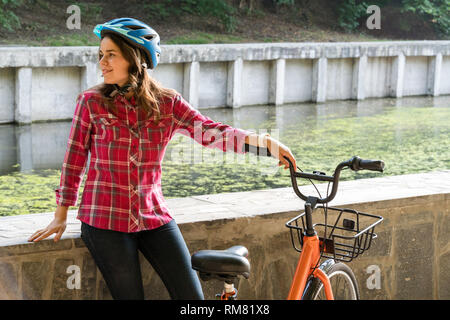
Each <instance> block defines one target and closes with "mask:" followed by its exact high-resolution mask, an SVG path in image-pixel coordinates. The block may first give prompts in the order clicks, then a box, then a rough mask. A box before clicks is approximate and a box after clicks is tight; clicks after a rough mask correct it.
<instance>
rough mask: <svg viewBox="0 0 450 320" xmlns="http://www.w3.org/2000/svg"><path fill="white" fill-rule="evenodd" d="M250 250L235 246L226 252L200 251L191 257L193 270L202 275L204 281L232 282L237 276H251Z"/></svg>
mask: <svg viewBox="0 0 450 320" xmlns="http://www.w3.org/2000/svg"><path fill="white" fill-rule="evenodd" d="M247 256H248V250H247V248H246V247H243V246H233V247H231V248H228V249H226V250H200V251H197V252H195V253H194V254H193V255H192V257H191V263H192V268H193V269H194V270H197V271H198V272H199V273H200V278H201V279H202V280H204V281H206V280H209V279H219V280H225V281H227V280H232V279H234V278H236V277H237V276H239V275H240V276H243V277H245V278H246V279H248V277H249V276H250V262H249V261H248V260H247V258H246V257H247Z"/></svg>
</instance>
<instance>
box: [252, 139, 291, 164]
mask: <svg viewBox="0 0 450 320" xmlns="http://www.w3.org/2000/svg"><path fill="white" fill-rule="evenodd" d="M245 144H246V145H248V146H253V147H257V148H258V149H257V150H256V151H253V152H254V153H257V154H258V155H267V152H264V150H261V149H259V148H262V149H267V150H268V151H269V152H270V155H271V156H272V157H274V158H276V159H278V160H280V161H279V162H278V165H279V166H281V165H283V164H284V169H288V168H289V162H288V161H287V160H286V159H285V157H287V158H288V159H289V160H290V161H291V162H292V164H293V165H294V169H295V170H296V169H297V162H296V161H295V157H294V156H293V155H292V152H291V150H290V149H289V148H288V147H286V146H285V145H284V144H282V143H281V142H279V141H278V140H276V139H273V138H271V137H270V135H269V134H268V133H266V134H264V135H257V134H250V135H248V136H247V137H245Z"/></svg>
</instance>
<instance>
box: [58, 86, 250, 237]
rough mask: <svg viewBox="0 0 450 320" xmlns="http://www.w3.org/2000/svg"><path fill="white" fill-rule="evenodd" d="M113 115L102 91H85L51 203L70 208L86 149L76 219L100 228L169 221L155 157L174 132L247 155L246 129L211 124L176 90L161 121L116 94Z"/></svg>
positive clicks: (131, 228) (160, 155) (132, 227)
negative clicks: (54, 198)
mask: <svg viewBox="0 0 450 320" xmlns="http://www.w3.org/2000/svg"><path fill="white" fill-rule="evenodd" d="M114 101H115V104H116V105H117V107H118V112H117V115H116V114H113V113H111V112H109V111H108V110H107V109H106V107H105V105H104V104H103V102H102V101H101V97H100V94H99V93H98V92H97V91H94V90H86V91H84V92H83V93H81V94H80V95H79V96H78V98H77V104H76V108H75V114H74V117H73V121H72V127H71V129H70V135H69V140H68V144H67V149H66V153H65V157H64V163H63V165H62V171H61V180H60V186H59V188H58V189H56V190H55V192H56V203H57V204H58V205H61V206H75V205H76V203H77V199H78V189H79V186H80V183H81V181H82V178H83V175H84V173H85V170H86V163H87V160H88V154H89V152H91V158H90V163H89V170H88V173H87V178H86V182H85V186H84V190H83V195H82V197H81V203H80V206H79V210H78V215H77V219H79V220H81V221H83V222H85V223H87V224H89V225H91V226H94V227H97V228H100V229H110V230H115V231H121V232H137V231H141V230H150V229H154V228H157V227H159V226H161V225H164V224H166V223H168V222H169V221H170V220H172V217H171V215H170V212H169V209H168V207H167V205H166V203H165V200H164V197H163V195H162V191H161V161H162V160H163V158H164V153H165V150H166V146H167V144H168V143H169V141H170V139H171V138H172V137H173V135H174V134H175V133H176V132H179V133H181V134H184V135H186V136H190V137H191V138H193V139H194V140H195V141H197V142H198V143H201V144H202V145H203V146H206V147H210V148H218V149H221V150H223V151H233V152H236V153H245V151H244V150H243V146H244V142H245V137H246V136H247V135H249V134H250V133H251V132H250V131H246V130H241V129H236V128H232V127H230V126H228V125H226V124H222V123H220V122H214V121H212V120H211V119H209V118H208V117H206V116H204V115H202V114H201V113H200V112H199V111H197V110H196V109H194V108H193V107H192V106H190V105H189V103H188V102H186V101H185V100H184V99H183V98H182V97H181V96H180V95H176V96H175V97H174V98H172V99H169V98H167V99H166V101H165V102H164V103H161V105H160V110H161V122H160V123H159V124H158V125H155V124H154V123H153V120H152V118H151V119H147V120H141V119H144V114H143V111H142V110H140V109H139V107H137V106H136V104H135V99H134V97H132V98H131V99H130V100H127V99H126V98H125V97H123V96H121V95H117V96H116V97H115V100H114Z"/></svg>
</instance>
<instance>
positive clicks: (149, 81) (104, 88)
mask: <svg viewBox="0 0 450 320" xmlns="http://www.w3.org/2000/svg"><path fill="white" fill-rule="evenodd" d="M104 37H108V38H110V39H111V40H112V41H113V42H114V43H115V44H116V45H117V46H118V47H119V48H120V51H121V52H122V55H123V56H124V58H125V59H126V60H127V61H128V62H129V63H130V66H129V68H128V82H129V83H130V84H131V89H132V90H134V95H135V101H136V105H137V106H139V107H140V108H142V109H144V111H145V112H146V113H147V116H148V118H150V117H152V118H154V121H155V123H158V122H159V121H160V115H161V113H160V108H159V105H160V103H162V102H163V100H164V98H172V97H173V96H175V95H176V94H177V93H178V92H177V91H176V90H174V89H169V88H165V87H163V86H162V85H161V84H160V83H159V82H158V81H156V80H155V79H153V78H152V77H150V76H149V75H148V73H147V70H146V68H144V67H142V63H143V62H145V59H144V57H145V55H144V52H143V51H142V49H140V48H137V47H133V46H130V45H129V44H128V43H127V42H126V41H125V40H123V39H122V38H121V37H120V36H117V35H115V34H111V33H108V34H106V35H105V36H104ZM102 40H103V38H102ZM98 59H99V60H100V53H99V57H98ZM91 89H95V90H97V91H99V92H100V93H101V94H102V98H103V101H104V102H105V105H106V106H107V108H109V109H110V110H112V111H114V112H115V113H116V112H117V106H116V105H115V104H114V103H113V101H114V98H111V97H110V94H111V92H113V91H114V89H115V87H114V85H113V84H106V83H101V84H98V85H96V86H94V87H92V88H91Z"/></svg>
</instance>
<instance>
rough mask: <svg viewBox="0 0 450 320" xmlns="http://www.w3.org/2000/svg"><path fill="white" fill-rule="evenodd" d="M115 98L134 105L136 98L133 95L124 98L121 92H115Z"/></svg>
mask: <svg viewBox="0 0 450 320" xmlns="http://www.w3.org/2000/svg"><path fill="white" fill-rule="evenodd" d="M115 99H118V100H120V101H122V102H123V103H126V104H132V105H133V106H134V105H136V99H135V98H134V96H132V97H131V98H130V99H127V98H125V96H123V95H121V94H117V95H116V97H115Z"/></svg>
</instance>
